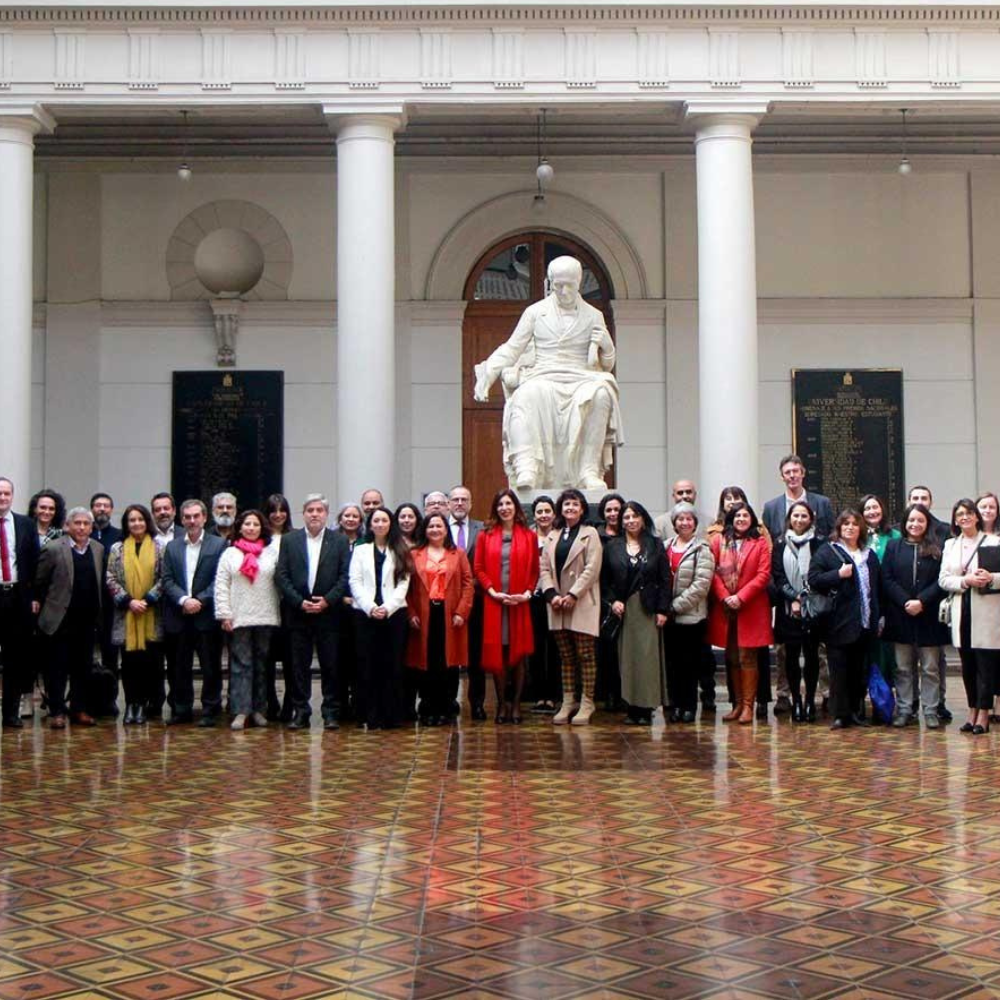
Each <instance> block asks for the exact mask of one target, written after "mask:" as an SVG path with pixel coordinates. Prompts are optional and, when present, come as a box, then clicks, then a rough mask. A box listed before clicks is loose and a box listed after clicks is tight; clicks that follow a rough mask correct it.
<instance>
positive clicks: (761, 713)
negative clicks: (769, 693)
mask: <svg viewBox="0 0 1000 1000" xmlns="http://www.w3.org/2000/svg"><path fill="white" fill-rule="evenodd" d="M756 715H757V718H758V719H759V720H760V721H761V722H767V702H762V703H758V705H757V712H756Z"/></svg>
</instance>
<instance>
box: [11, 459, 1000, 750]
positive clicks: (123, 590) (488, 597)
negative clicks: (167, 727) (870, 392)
mask: <svg viewBox="0 0 1000 1000" xmlns="http://www.w3.org/2000/svg"><path fill="white" fill-rule="evenodd" d="M780 472H781V477H782V480H783V482H784V486H785V490H784V493H783V494H782V495H780V496H778V497H776V498H774V499H773V500H771V501H768V503H766V504H765V505H764V508H763V512H762V517H761V518H758V516H757V513H756V512H755V511H754V509H753V507H752V506H751V505H750V503H749V501H748V498H747V496H746V494H745V492H744V491H743V490H742V489H741V488H740V487H738V486H732V487H727V488H726V489H724V490H723V491H722V494H721V496H720V499H719V505H718V510H717V512H716V515H715V519H714V520H713V521H712V522H711V523H710V524H706V525H704V526H702V524H701V523H700V519H699V513H698V508H697V493H696V488H695V485H694V483H692V482H691V481H689V480H680V481H678V482H677V483H676V484H675V485H674V490H673V497H672V501H673V506H672V508H671V509H670V510H669V511H668V512H667V513H666V514H664V515H661V516H660V517H659V518H657V519H655V520H654V519H653V518H652V517H651V516H650V514H649V512H648V510H647V509H646V508H645V507H644V506H643V505H642V504H641V503H639V502H637V501H634V500H629V501H626V500H625V499H624V498H623V497H621V496H620V495H618V494H617V493H609V494H607V495H606V496H605V497H604V498H603V499H602V501H601V502H600V504H599V506H598V509H597V517H596V519H594V520H593V523H591V519H590V518H589V517H588V512H589V508H588V502H587V498H586V497H585V496H584V494H583V493H581V492H580V491H578V490H574V489H568V490H564V491H563V492H562V493H561V494H560V495H559V496H558V497H557V498H555V499H553V498H552V497H549V496H539V497H537V498H536V499H535V500H534V502H533V503H532V505H531V510H530V520H529V516H528V512H526V511H525V510H524V509H523V508H522V505H521V503H520V501H519V499H518V497H517V495H516V493H515V492H514V491H512V490H510V489H505V490H501V491H500V492H498V493H497V494H496V496H495V497H494V498H493V501H492V504H491V506H490V510H489V515H488V517H487V519H486V520H485V521H479V520H476V519H474V518H472V517H471V508H472V496H471V494H470V492H469V490H468V489H467V488H466V487H464V486H457V487H455V488H454V489H453V490H451V492H450V493H449V494H444V493H440V492H432V493H429V494H427V496H426V497H425V500H424V503H423V505H422V507H418V506H417V505H416V504H413V503H403V504H400V505H399V506H398V507H397V508H396V509H395V510H391V509H390V508H389V507H387V506H386V505H385V503H384V500H383V497H382V494H381V493H380V492H379V490H377V489H371V490H367V491H366V492H365V494H364V495H363V497H362V498H361V500H360V502H359V503H356V504H355V503H348V504H344V505H343V506H342V507H341V508H340V509H339V511H338V512H337V514H336V517H335V521H334V523H333V524H332V525H330V524H329V523H328V522H329V521H330V513H331V512H330V505H329V502H328V501H327V499H326V498H325V497H324V496H322V495H320V494H311V495H309V496H307V497H306V498H305V501H304V503H303V505H302V522H303V523H302V526H301V527H299V528H295V527H294V525H293V517H292V512H291V508H290V505H289V503H288V501H287V500H286V499H285V498H284V497H283V496H281V495H277V494H276V495H273V496H271V497H269V498H268V499H267V500H266V502H265V503H264V504H263V505H262V507H261V508H259V509H258V508H249V509H244V510H240V511H238V510H237V500H236V498H235V497H234V496H233V495H232V494H229V493H220V494H217V495H216V496H215V497H213V498H212V503H211V511H209V509H208V507H207V506H206V504H204V503H203V502H202V501H201V500H198V499H192V500H185V501H184V502H183V503H182V504H181V505H180V508H179V511H178V509H177V507H176V504H175V501H174V498H173V497H172V496H171V495H170V494H169V493H159V494H157V495H156V496H154V497H153V498H152V500H151V502H150V504H149V506H148V507H146V506H145V505H143V504H130V505H129V506H127V507H126V508H125V510H124V511H123V513H122V516H121V518H120V527H118V526H116V525H115V524H113V523H112V519H113V512H114V501H113V499H112V498H111V497H110V496H108V495H107V494H105V493H98V494H95V495H94V496H93V497H92V498H91V502H90V505H89V507H82V506H81V507H74V508H72V509H71V510H69V511H66V509H65V503H64V501H63V498H62V497H61V496H60V495H59V494H58V493H56V492H55V491H53V490H42V491H40V492H39V493H37V494H35V496H33V497H32V498H31V501H30V503H29V507H28V514H27V515H26V516H22V515H19V514H13V513H12V506H13V499H14V487H13V484H12V483H10V481H9V480H6V479H0V577H2V578H0V647H2V652H3V664H4V684H3V726H4V728H9V729H16V728H20V727H21V726H23V722H22V717H23V716H26V715H29V714H31V713H32V711H33V705H32V704H31V695H32V692H33V689H34V685H35V683H36V681H37V680H38V675H39V673H40V674H41V679H42V688H43V696H44V701H45V707H46V708H47V711H48V720H49V726H50V727H51V728H54V729H62V728H65V727H66V725H67V720H71V721H73V722H74V723H76V724H78V725H85V726H86V725H94V724H96V721H97V719H98V718H99V717H100V716H102V715H116V714H117V711H118V710H117V702H118V697H119V678H120V682H121V688H122V690H123V692H124V704H125V708H124V715H123V719H122V721H123V723H124V724H126V725H142V724H144V723H146V722H147V721H148V720H149V719H153V718H159V717H161V716H162V715H163V714H164V707H165V706H167V707H168V708H169V714H168V716H167V721H168V722H169V723H170V724H184V723H191V722H193V721H194V719H195V685H194V661H195V657H197V659H198V662H199V665H200V668H201V689H200V708H201V714H200V719H199V724H200V725H201V726H207V727H211V726H215V725H218V724H219V723H220V721H221V719H222V717H223V714H224V711H226V710H227V711H228V717H229V720H230V722H229V724H230V726H231V728H233V729H235V730H242V729H244V728H247V727H250V726H258V727H263V726H266V725H267V724H268V722H273V721H279V720H280V721H282V722H284V723H285V725H287V727H288V728H290V729H301V728H304V727H308V726H309V725H310V715H311V711H312V705H311V700H312V665H313V661H314V658H315V659H316V660H317V661H318V665H319V673H320V686H321V712H322V718H323V725H324V728H326V729H338V728H340V725H341V723H342V722H344V721H347V720H353V721H357V722H358V723H359V724H362V725H364V726H366V727H367V728H368V729H371V730H375V729H382V728H393V727H397V726H400V725H402V724H404V723H408V722H412V721H415V720H419V721H420V722H421V723H422V724H424V725H429V726H435V725H442V724H445V723H447V722H449V721H453V720H454V719H455V718H456V717H457V716H458V714H459V711H460V707H459V704H458V689H459V675H460V671H461V670H464V672H465V673H466V674H467V676H468V685H467V695H468V701H469V711H470V715H471V717H472V719H473V720H483V719H485V718H486V709H485V705H486V678H487V675H492V678H493V685H494V691H495V702H496V714H495V721H496V723H497V724H511V725H517V724H519V723H520V722H521V721H522V718H523V716H522V702H523V701H525V700H526V699H527V700H531V701H533V702H534V707H535V709H536V710H537V711H548V712H550V713H551V715H552V721H553V723H554V724H556V725H562V724H567V723H568V724H573V725H585V724H587V723H588V722H589V721H590V719H591V718H592V716H593V714H594V712H595V708H596V699H597V697H598V688H599V687H600V688H603V693H604V695H605V696H606V697H607V700H608V703H609V705H610V706H611V707H613V708H614V707H620V708H621V710H622V711H623V712H624V721H625V722H626V723H629V724H634V725H644V724H649V723H650V722H651V721H652V717H653V715H654V713H655V711H656V710H657V708H659V707H660V706H662V708H663V711H664V716H665V719H666V720H667V721H669V722H678V723H690V722H693V721H694V720H695V718H696V713H697V710H698V703H699V688H700V691H701V705H702V710H703V711H714V710H715V687H716V685H715V655H714V653H713V648H715V649H720V650H722V651H723V658H724V662H725V666H726V683H727V687H728V690H729V700H730V703H731V708H730V711H729V712H728V713H727V714H726V715H724V716H723V719H724V720H726V721H735V722H737V723H742V724H748V723H750V722H752V721H753V719H754V718H755V717H756V718H758V719H766V718H767V714H768V704H769V703H770V702H771V701H772V686H771V660H770V648H771V647H772V645H773V646H775V647H776V651H777V667H778V669H777V678H778V692H777V695H778V700H777V702H776V704H775V714H780V713H781V712H782V711H783V710H784V711H787V712H788V713H789V714H790V715H791V718H792V719H793V720H794V721H796V722H813V721H815V720H816V719H817V698H818V697H819V698H821V699H822V700H823V703H824V705H827V706H828V711H829V715H830V717H831V719H832V726H833V728H835V729H843V728H846V727H848V726H852V725H867V724H868V718H869V716H868V715H867V714H866V707H865V706H866V694H867V690H868V682H869V677H870V674H871V672H872V671H873V669H874V670H875V671H876V672H877V673H878V675H879V677H880V678H881V679H882V681H883V682H884V687H886V688H893V689H894V692H895V710H894V711H893V712H892V713H891V715H888V716H887V717H884V718H883V719H882V721H884V722H887V723H889V722H891V723H892V724H893V725H895V726H899V727H902V726H906V725H907V724H909V723H911V722H913V721H915V720H916V719H917V718H919V715H921V714H922V716H923V718H924V720H925V725H926V726H927V727H929V728H937V727H939V726H940V724H941V721H942V719H943V720H947V719H950V714H949V713H948V710H947V708H946V706H945V697H944V696H945V687H944V657H943V646H945V645H946V644H947V643H948V642H953V643H954V645H955V647H956V648H957V649H958V652H959V656H960V658H961V663H962V677H963V680H964V682H965V688H966V695H967V702H968V705H969V715H968V719H967V721H966V723H965V724H964V726H963V727H962V728H963V730H965V731H967V732H972V733H984V732H987V731H988V729H989V723H990V721H991V719H993V718H994V716H993V700H994V696H995V694H996V693H997V691H996V689H997V686H998V683H1000V534H998V530H997V513H998V507H1000V502H998V500H997V497H996V496H995V495H993V494H986V495H984V496H981V497H979V498H977V499H975V500H973V499H963V500H960V501H959V502H958V503H957V504H955V506H954V509H953V515H952V519H951V524H950V525H948V524H944V523H942V522H940V521H938V520H937V519H936V518H935V517H934V515H933V514H932V513H931V504H932V497H931V494H930V491H929V490H928V489H927V488H926V487H923V486H919V487H914V489H913V490H911V492H910V495H909V498H908V504H907V507H906V509H905V510H904V512H903V516H902V518H901V521H900V524H899V526H898V527H891V526H890V525H889V524H888V516H887V508H886V505H885V503H884V502H883V501H882V500H881V499H880V498H879V497H877V496H874V495H868V496H865V497H863V498H862V499H861V501H860V502H859V504H858V506H857V508H856V509H855V508H850V509H846V510H844V511H841V512H840V513H839V514H837V515H836V516H835V515H834V512H833V510H832V508H831V505H830V502H829V500H828V499H827V498H826V497H823V496H821V495H819V494H814V493H810V492H807V491H806V490H805V487H804V482H805V467H804V465H803V463H802V461H801V459H800V458H798V456H795V455H788V456H786V457H785V458H784V459H782V461H781V463H780ZM178 515H179V522H178ZM993 550H997V551H993ZM95 640H96V641H97V642H98V643H99V645H100V650H101V656H100V663H97V664H95V662H94V645H95ZM224 650H228V665H229V684H228V690H227V692H226V698H224V693H223V687H224V685H223V658H224ZM278 663H280V664H281V665H282V668H283V675H284V691H283V698H280V699H279V696H278V685H277V676H278V675H277V664H278ZM165 680H166V683H164V681H165ZM67 684H68V686H69V692H68V698H67V690H66V689H67ZM24 701H27V705H24V704H23V703H24ZM880 707H881V708H882V711H883V713H884V712H885V708H884V706H880ZM873 714H875V713H873Z"/></svg>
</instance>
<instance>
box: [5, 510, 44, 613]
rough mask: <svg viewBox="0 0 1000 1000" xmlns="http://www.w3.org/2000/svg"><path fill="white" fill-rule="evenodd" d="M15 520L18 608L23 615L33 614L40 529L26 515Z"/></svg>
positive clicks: (15, 517)
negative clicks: (32, 606) (32, 604)
mask: <svg viewBox="0 0 1000 1000" xmlns="http://www.w3.org/2000/svg"><path fill="white" fill-rule="evenodd" d="M10 516H11V517H12V518H14V554H15V557H16V559H17V579H18V583H19V584H20V586H19V587H18V588H17V591H18V606H19V611H20V613H21V614H24V615H30V614H31V602H32V600H33V596H32V595H33V592H34V587H35V573H36V571H37V569H38V555H39V551H40V549H39V544H38V529H37V528H36V527H35V522H34V521H33V520H32V519H31V518H30V517H26V516H25V515H24V514H15V513H13V511H12V512H11V514H10Z"/></svg>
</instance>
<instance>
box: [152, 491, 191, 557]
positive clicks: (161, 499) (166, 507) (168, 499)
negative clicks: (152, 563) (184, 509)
mask: <svg viewBox="0 0 1000 1000" xmlns="http://www.w3.org/2000/svg"><path fill="white" fill-rule="evenodd" d="M149 509H150V511H151V512H152V515H153V523H154V524H155V525H156V536H155V537H154V539H153V541H154V542H156V547H157V548H158V549H162V548H165V547H166V546H167V545H169V544H170V543H171V542H172V541H173V540H174V539H175V538H180V537H181V535H182V534H184V531H183V529H182V528H181V527H180V525H179V524H178V523H177V504H176V502H175V501H174V497H173V494H172V493H167V492H162V493H157V494H156V495H155V496H154V497H153V499H152V500H150V501H149Z"/></svg>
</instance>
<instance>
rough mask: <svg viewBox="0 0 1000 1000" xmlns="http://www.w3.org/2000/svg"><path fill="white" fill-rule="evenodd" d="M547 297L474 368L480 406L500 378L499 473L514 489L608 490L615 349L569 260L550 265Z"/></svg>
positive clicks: (614, 422)
mask: <svg viewBox="0 0 1000 1000" xmlns="http://www.w3.org/2000/svg"><path fill="white" fill-rule="evenodd" d="M548 279H549V286H550V288H551V294H550V295H548V296H547V297H546V298H544V299H542V301H540V302H536V303H535V304H534V305H531V306H529V307H528V308H527V309H525V311H524V312H523V313H522V315H521V319H520V320H519V322H518V324H517V327H516V328H515V329H514V332H513V333H512V334H511V336H510V339H509V340H508V341H507V342H506V343H505V344H502V345H501V346H500V347H498V348H497V349H496V350H495V351H494V352H493V353H492V354H491V355H490V356H489V357H488V358H487V359H486V360H485V361H483V362H481V363H480V364H478V365H476V367H475V375H476V385H475V391H474V395H475V398H476V399H477V400H478V401H480V402H485V400H486V399H487V397H488V396H489V391H490V387H491V386H492V385H493V383H494V382H495V381H496V379H497V378H498V377H500V379H501V381H502V384H503V389H504V397H505V405H504V413H503V449H504V456H503V457H504V468H505V469H506V472H507V477H508V479H509V481H510V485H511V487H512V488H513V489H515V490H520V491H527V490H561V489H566V488H568V487H576V488H578V489H584V490H603V489H605V488H606V486H605V482H604V473H605V472H606V471H607V470H608V469H609V468H610V466H611V462H612V455H613V451H612V449H613V448H614V446H615V445H620V444H621V443H622V435H621V430H622V418H621V411H620V409H619V406H618V383H617V382H616V381H615V377H614V375H612V374H611V370H612V369H613V368H614V365H615V347H614V343H613V342H612V340H611V336H610V334H609V333H608V329H607V326H606V325H605V322H604V316H603V314H602V313H601V312H600V310H598V309H595V308H594V307H593V306H591V305H590V304H589V303H587V302H585V301H584V300H583V297H582V296H581V295H580V285H581V283H582V280H583V267H582V266H581V264H580V262H579V261H578V260H577V259H576V258H575V257H557V258H556V259H555V260H553V261H552V263H551V264H549V268H548Z"/></svg>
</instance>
